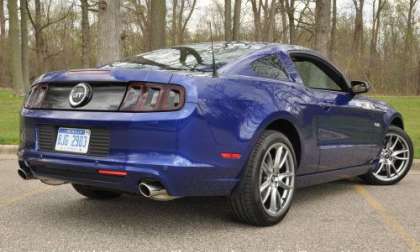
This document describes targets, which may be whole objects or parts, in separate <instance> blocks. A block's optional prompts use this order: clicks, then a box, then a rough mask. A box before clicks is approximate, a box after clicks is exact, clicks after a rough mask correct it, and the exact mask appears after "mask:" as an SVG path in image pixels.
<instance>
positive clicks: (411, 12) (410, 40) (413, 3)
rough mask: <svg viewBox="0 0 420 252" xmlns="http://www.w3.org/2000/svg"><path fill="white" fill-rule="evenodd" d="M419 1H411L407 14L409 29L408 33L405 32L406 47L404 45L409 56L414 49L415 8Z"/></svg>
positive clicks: (407, 29)
mask: <svg viewBox="0 0 420 252" xmlns="http://www.w3.org/2000/svg"><path fill="white" fill-rule="evenodd" d="M417 1H418V0H410V2H409V7H408V14H407V28H406V32H405V45H404V49H405V50H404V51H405V52H406V53H407V54H408V55H411V54H412V53H413V47H412V45H413V44H414V43H413V38H414V35H413V32H414V31H413V24H414V23H415V21H414V12H415V7H416V4H417Z"/></svg>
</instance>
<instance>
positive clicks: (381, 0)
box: [370, 0, 387, 59]
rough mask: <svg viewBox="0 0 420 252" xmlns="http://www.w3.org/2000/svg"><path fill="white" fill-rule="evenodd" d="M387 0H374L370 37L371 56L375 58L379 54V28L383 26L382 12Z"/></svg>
mask: <svg viewBox="0 0 420 252" xmlns="http://www.w3.org/2000/svg"><path fill="white" fill-rule="evenodd" d="M386 3H387V0H373V8H372V33H371V38H370V58H371V59H373V58H375V57H376V54H377V48H376V47H377V44H378V37H379V30H380V28H381V13H382V10H383V9H384V7H385V5H386Z"/></svg>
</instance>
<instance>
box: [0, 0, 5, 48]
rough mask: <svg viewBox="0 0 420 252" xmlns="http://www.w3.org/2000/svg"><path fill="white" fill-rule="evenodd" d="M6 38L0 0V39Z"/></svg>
mask: <svg viewBox="0 0 420 252" xmlns="http://www.w3.org/2000/svg"><path fill="white" fill-rule="evenodd" d="M5 38H6V18H5V16H4V0H0V40H2V41H3V40H4V39H5Z"/></svg>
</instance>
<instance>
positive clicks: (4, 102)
mask: <svg viewBox="0 0 420 252" xmlns="http://www.w3.org/2000/svg"><path fill="white" fill-rule="evenodd" d="M375 98H377V99H381V100H384V101H386V102H388V103H389V104H391V105H392V106H394V107H395V108H396V109H397V110H398V111H400V112H401V113H402V114H403V117H404V123H405V128H406V130H407V131H408V134H409V135H410V136H411V138H412V140H413V142H414V148H415V156H416V158H420V97H414V96H411V97H410V96H404V97H402V96H400V97H398V96H378V97H375ZM21 104H22V98H20V97H16V96H14V95H13V94H12V93H11V92H10V91H9V90H5V89H0V144H17V143H18V142H19V110H20V108H21Z"/></svg>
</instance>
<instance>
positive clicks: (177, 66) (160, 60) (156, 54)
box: [104, 43, 266, 72]
mask: <svg viewBox="0 0 420 252" xmlns="http://www.w3.org/2000/svg"><path fill="white" fill-rule="evenodd" d="M265 46H266V45H265V44H247V43H215V44H214V54H215V60H216V68H220V67H222V66H224V65H226V64H227V63H229V62H232V61H234V60H236V59H238V58H240V57H242V56H244V55H247V54H249V53H251V52H254V51H256V50H258V49H261V48H263V47H265ZM104 67H124V68H153V69H164V70H184V71H200V72H211V71H212V51H211V44H210V43H202V44H195V45H186V46H177V47H172V48H169V49H161V50H156V51H151V52H147V53H143V54H140V55H137V56H134V57H129V58H126V59H123V60H120V61H117V62H114V63H112V64H108V65H105V66H104Z"/></svg>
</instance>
